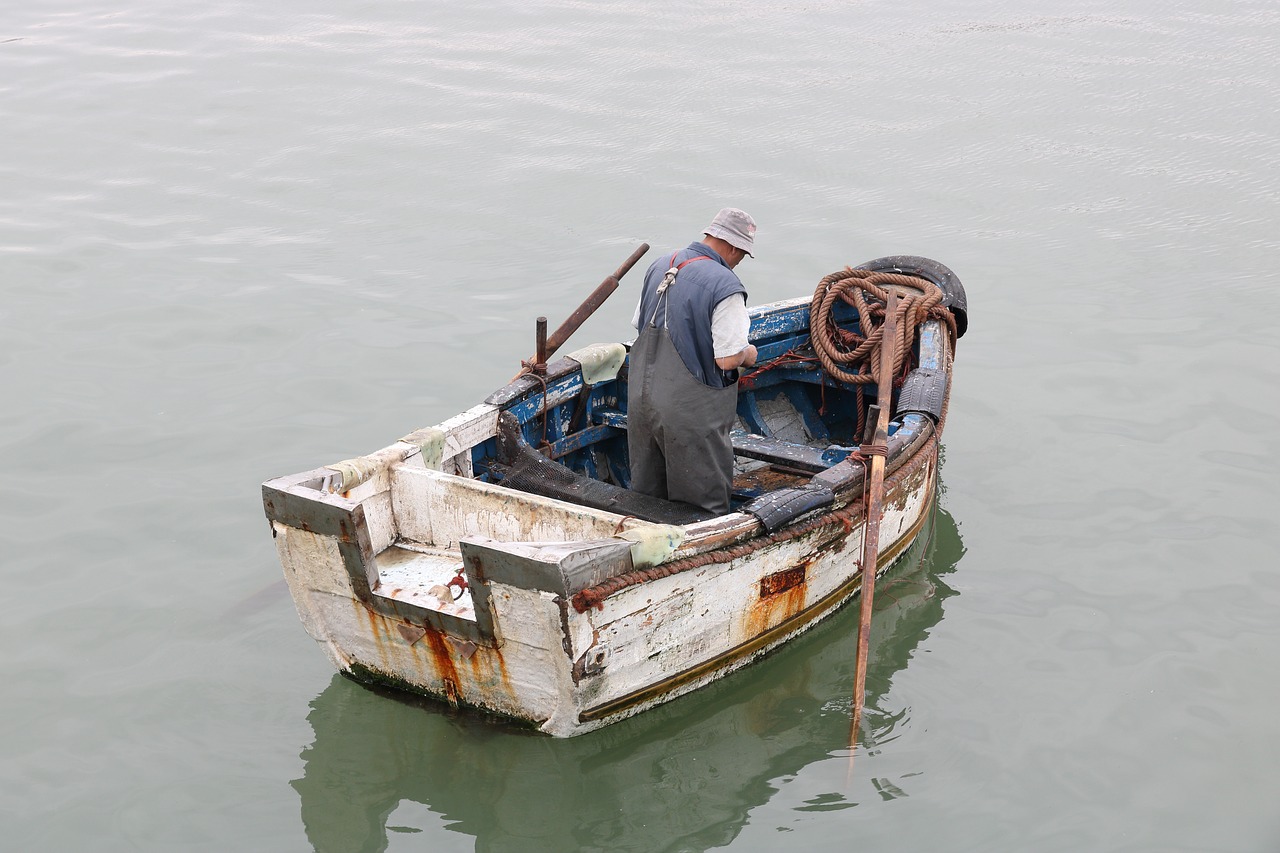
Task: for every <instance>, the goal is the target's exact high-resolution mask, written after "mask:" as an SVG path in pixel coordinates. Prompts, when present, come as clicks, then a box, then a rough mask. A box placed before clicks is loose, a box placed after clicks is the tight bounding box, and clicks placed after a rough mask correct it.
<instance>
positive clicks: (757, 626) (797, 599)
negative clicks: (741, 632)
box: [744, 583, 808, 638]
mask: <svg viewBox="0 0 1280 853" xmlns="http://www.w3.org/2000/svg"><path fill="white" fill-rule="evenodd" d="M807 590H808V584H807V583H801V584H800V585H798V586H793V587H791V588H790V589H788V590H786V591H785V592H781V593H778V594H777V595H770V596H767V597H765V598H759V599H756V601H755V602H753V603H752V604H751V606H750V607H749V608H748V609H747V617H746V621H745V623H744V624H745V627H746V632H747V633H746V636H747V637H748V638H750V637H755V636H758V635H760V634H763V633H764V632H765V631H767V630H769V629H770V628H772V627H773V626H775V625H779V624H781V623H782V622H783V621H785V620H787V619H789V618H791V617H792V616H794V615H796V614H797V613H799V612H800V611H801V610H803V609H804V600H805V592H806V591H807Z"/></svg>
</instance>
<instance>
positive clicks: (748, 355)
mask: <svg viewBox="0 0 1280 853" xmlns="http://www.w3.org/2000/svg"><path fill="white" fill-rule="evenodd" d="M756 354H757V353H756V348H755V346H754V345H752V344H747V346H746V349H744V350H743V351H742V352H740V353H737V354H736V355H726V356H725V357H724V358H717V359H716V367H718V368H720V369H721V370H734V369H736V368H739V367H752V366H753V365H755V363H756Z"/></svg>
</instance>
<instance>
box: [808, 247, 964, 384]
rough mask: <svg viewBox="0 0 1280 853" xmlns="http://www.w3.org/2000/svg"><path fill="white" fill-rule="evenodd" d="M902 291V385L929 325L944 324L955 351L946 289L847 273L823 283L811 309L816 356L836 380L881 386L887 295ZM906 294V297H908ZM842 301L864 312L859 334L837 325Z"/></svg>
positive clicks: (898, 342) (909, 278) (896, 350)
mask: <svg viewBox="0 0 1280 853" xmlns="http://www.w3.org/2000/svg"><path fill="white" fill-rule="evenodd" d="M890 286H893V287H895V288H896V289H897V290H898V297H899V298H898V310H897V323H896V328H897V335H896V336H895V340H894V341H893V376H894V380H895V382H898V383H900V380H901V377H903V376H904V375H906V373H907V372H909V371H910V369H911V365H910V360H911V353H912V350H913V347H914V346H915V338H916V333H917V330H918V328H919V326H920V324H921V323H923V322H924V321H925V320H940V321H942V322H943V323H944V324H945V325H946V327H947V331H948V334H949V335H950V338H951V343H952V346H953V347H954V345H955V340H956V320H955V317H954V316H952V314H951V312H950V311H949V310H947V309H946V308H945V307H943V305H942V300H943V298H944V294H943V292H942V288H940V287H938V286H937V285H936V284H934V283H933V282H931V281H928V280H927V279H923V278H918V277H916V276H913V275H906V274H904V273H893V272H873V271H871V270H858V269H853V268H852V267H845V268H844V269H842V270H840V271H839V272H833V273H831V275H828V276H825V277H824V278H823V279H822V281H820V282H818V287H817V289H816V290H814V292H813V300H812V301H811V302H810V303H809V336H810V342H811V343H812V345H813V350H814V354H815V355H817V357H818V361H819V362H821V364H822V367H823V369H824V370H825V371H826V372H827V373H828V374H829V375H831V376H832V377H834V378H836V379H839V380H840V381H842V382H848V383H850V384H852V385H875V384H877V383H878V382H879V381H880V375H879V372H880V359H879V358H876V357H875V355H876V354H877V353H879V351H880V341H881V338H882V337H883V335H884V310H885V305H886V304H887V303H888V301H889V293H888V291H887V290H886V289H885V288H887V287H890ZM904 291H905V292H904ZM837 299H839V300H841V301H842V302H844V303H845V304H847V305H851V306H853V308H854V310H855V311H857V312H858V330H859V331H858V332H851V331H848V330H846V329H842V328H841V327H840V326H839V325H838V324H837V323H836V319H835V304H836V300H837Z"/></svg>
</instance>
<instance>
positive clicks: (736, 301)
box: [631, 293, 751, 358]
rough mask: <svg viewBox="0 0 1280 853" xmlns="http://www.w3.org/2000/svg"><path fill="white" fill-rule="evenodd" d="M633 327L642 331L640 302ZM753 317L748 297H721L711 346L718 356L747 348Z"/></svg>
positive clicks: (713, 324)
mask: <svg viewBox="0 0 1280 853" xmlns="http://www.w3.org/2000/svg"><path fill="white" fill-rule="evenodd" d="M631 327H632V328H633V329H635V330H636V331H637V332H638V331H640V303H639V302H637V303H636V310H635V313H634V314H632V316H631ZM750 331H751V318H750V317H749V316H747V297H746V295H745V294H742V293H735V294H734V295H732V296H730V297H728V298H727V299H721V300H720V302H719V303H718V304H717V305H716V308H715V311H713V312H712V314H711V348H712V350H713V351H714V352H715V357H716V358H728V357H729V356H731V355H737V354H738V353H740V352H742V351H743V350H744V349H746V348H747V343H748V341H747V334H748V333H749V332H750Z"/></svg>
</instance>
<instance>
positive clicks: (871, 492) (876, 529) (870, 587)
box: [849, 290, 898, 769]
mask: <svg viewBox="0 0 1280 853" xmlns="http://www.w3.org/2000/svg"><path fill="white" fill-rule="evenodd" d="M897 310H898V294H897V293H896V292H894V291H893V290H890V291H889V299H888V303H887V304H886V305H885V307H884V325H883V326H882V327H881V329H880V334H881V338H880V376H879V377H878V378H879V385H878V388H877V391H876V405H877V406H878V407H879V409H880V412H879V416H878V417H877V418H876V432H875V439H874V440H873V441H872V444H871V445H869V446H866V448H865V449H866V450H868V451H870V453H871V473H870V476H869V477H868V478H867V504H868V505H867V518H866V525H865V526H864V527H863V532H862V591H861V594H862V610H861V612H860V616H861V618H860V621H859V623H858V662H857V667H856V669H855V670H854V674H853V725H852V726H851V727H850V729H849V762H850V769H852V764H853V751H854V750H855V749H856V748H857V745H858V729H859V728H860V727H861V725H862V705H863V703H864V702H865V700H866V697H867V694H866V690H867V647H868V644H869V641H870V639H871V606H872V603H873V601H874V599H875V593H876V564H877V562H878V561H879V557H880V515H881V504H882V503H883V502H884V465H885V456H886V454H887V449H888V444H889V412H890V411H891V410H892V409H893V405H892V399H893V366H894V365H893V347H894V342H895V341H896V339H897V337H898V335H897V327H898V323H897V318H896V317H895V316H894V315H895V314H896V313H897Z"/></svg>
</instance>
